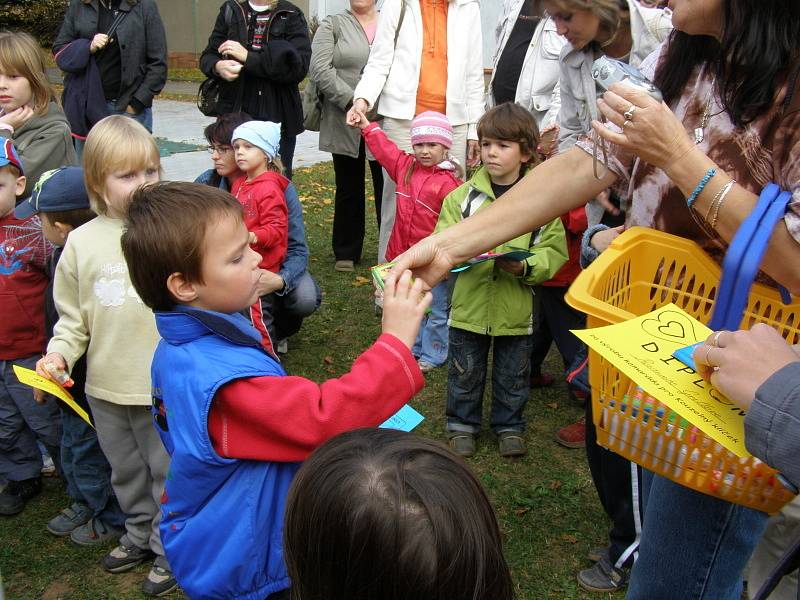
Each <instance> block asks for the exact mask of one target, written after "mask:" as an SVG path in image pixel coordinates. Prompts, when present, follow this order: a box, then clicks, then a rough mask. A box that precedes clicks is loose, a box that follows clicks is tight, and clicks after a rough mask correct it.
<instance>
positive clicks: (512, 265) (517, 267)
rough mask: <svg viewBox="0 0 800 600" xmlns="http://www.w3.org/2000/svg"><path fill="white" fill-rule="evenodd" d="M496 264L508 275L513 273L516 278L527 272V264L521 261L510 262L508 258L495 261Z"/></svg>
mask: <svg viewBox="0 0 800 600" xmlns="http://www.w3.org/2000/svg"><path fill="white" fill-rule="evenodd" d="M494 262H495V264H496V265H497V266H498V267H500V268H501V269H503V271H505V272H506V273H511V274H512V275H515V276H516V277H520V276H521V275H522V274H523V273H524V272H525V263H524V262H522V261H521V260H509V259H507V258H497V259H495V261H494Z"/></svg>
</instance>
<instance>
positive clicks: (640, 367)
mask: <svg viewBox="0 0 800 600" xmlns="http://www.w3.org/2000/svg"><path fill="white" fill-rule="evenodd" d="M572 333H574V334H575V335H576V336H577V337H578V338H580V339H581V340H582V341H583V342H584V343H585V344H586V345H587V346H589V347H590V348H591V349H592V350H594V351H595V352H597V353H598V354H599V355H600V356H602V357H603V358H605V359H606V360H607V361H608V362H610V363H611V364H612V365H614V366H615V367H616V368H617V369H619V370H620V371H621V372H622V373H623V374H624V375H626V376H627V377H629V378H630V379H631V380H633V381H634V382H635V383H636V384H637V385H638V386H639V387H641V388H642V389H644V391H645V393H647V394H648V395H650V396H653V397H654V398H655V399H656V400H658V401H660V402H662V403H664V404H666V405H667V406H668V407H669V408H671V409H672V410H674V411H675V412H676V413H678V414H679V415H680V416H681V417H683V418H684V419H686V420H687V421H689V422H690V423H691V424H692V425H695V426H696V427H697V428H698V429H700V431H702V432H703V433H705V434H706V435H707V436H709V437H710V438H711V439H713V440H714V441H716V442H719V443H720V444H722V445H723V446H724V447H725V448H726V449H728V450H730V451H731V452H733V453H734V454H735V455H736V456H740V457H746V456H750V453H749V452H748V451H747V449H746V448H745V444H744V417H745V412H744V411H743V410H741V409H740V408H739V407H738V406H736V405H735V404H733V402H731V401H730V400H728V399H727V398H726V397H725V396H723V395H722V393H721V392H720V391H719V390H717V389H716V388H715V387H714V386H712V385H711V384H710V383H708V382H707V381H705V380H704V379H702V378H701V377H700V376H699V375H698V374H697V373H696V372H695V371H694V369H692V368H690V367H687V366H686V365H685V364H683V363H682V362H680V361H679V360H678V359H677V358H675V357H674V356H673V355H672V354H673V352H675V351H676V350H678V349H680V348H684V347H686V346H689V345H691V344H696V343H697V342H702V341H703V340H705V339H706V338H707V337H708V336H709V335H711V330H710V329H709V328H708V327H706V326H705V325H703V324H702V323H701V322H700V321H698V320H697V319H695V318H694V317H692V316H691V315H689V314H688V313H687V312H686V311H684V310H683V309H681V308H680V307H678V306H676V305H674V304H668V305H666V306H662V307H661V308H659V309H657V310H654V311H653V312H651V313H648V314H646V315H642V316H641V317H637V318H635V319H631V320H630V321H623V322H622V323H618V324H616V325H608V326H606V327H597V328H595V329H584V330H572Z"/></svg>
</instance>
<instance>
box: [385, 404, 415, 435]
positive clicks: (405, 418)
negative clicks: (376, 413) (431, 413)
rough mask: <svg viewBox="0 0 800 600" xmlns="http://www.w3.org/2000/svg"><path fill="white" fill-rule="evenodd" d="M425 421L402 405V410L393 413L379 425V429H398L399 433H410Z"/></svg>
mask: <svg viewBox="0 0 800 600" xmlns="http://www.w3.org/2000/svg"><path fill="white" fill-rule="evenodd" d="M424 419H425V417H423V416H422V415H421V414H419V413H418V412H417V411H415V410H414V409H413V408H411V407H410V406H409V405H408V404H404V405H403V408H401V409H400V410H398V411H397V412H396V413H394V414H393V415H392V416H391V417H389V418H388V419H386V421H385V422H384V423H382V424H381V426H380V428H381V429H399V430H400V431H411V430H412V429H414V428H415V427H416V426H417V425H419V424H420V423H422V421H423V420H424Z"/></svg>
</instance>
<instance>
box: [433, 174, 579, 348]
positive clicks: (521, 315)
mask: <svg viewBox="0 0 800 600" xmlns="http://www.w3.org/2000/svg"><path fill="white" fill-rule="evenodd" d="M494 200H495V197H494V192H493V191H492V185H491V180H490V179H489V174H488V173H487V172H486V170H485V169H484V168H483V167H481V168H480V169H478V170H477V171H476V172H475V174H474V175H473V176H472V178H471V179H470V180H469V181H467V182H466V183H465V184H464V185H462V186H460V187H458V188H456V189H455V190H453V191H452V192H450V194H448V196H447V197H446V198H445V199H444V203H443V204H442V210H441V212H440V213H439V221H438V222H437V224H436V231H441V230H442V229H445V228H446V227H450V226H451V225H455V224H456V223H458V222H459V221H461V220H462V219H464V218H466V217H468V216H470V215H473V214H475V213H476V212H477V211H479V210H482V209H483V208H484V207H487V206H489V205H490V204H491V203H492V202H494ZM520 249H525V250H528V251H529V252H533V256H531V257H529V258H527V259H526V260H525V270H524V273H523V274H522V275H521V276H519V277H517V276H515V275H512V274H511V273H508V272H507V271H504V270H503V269H501V268H499V267H497V266H495V261H493V260H488V261H485V262H482V263H479V264H477V265H475V266H474V267H472V268H470V269H467V270H466V271H462V272H460V273H458V274H457V275H451V277H456V282H455V287H454V289H453V298H452V307H451V309H450V318H449V320H448V325H450V327H457V328H458V329H465V330H466V331H472V332H474V333H482V334H485V335H491V336H498V335H527V334H531V333H533V289H532V287H531V286H534V285H538V284H540V283H542V282H544V281H547V280H548V279H551V278H552V277H553V275H555V274H556V271H558V270H559V269H560V268H561V266H562V265H563V264H564V263H565V262H567V241H566V238H565V235H564V226H563V225H562V223H561V219H554V220H553V221H551V222H550V223H548V224H547V225H545V226H544V227H542V228H540V229H539V230H537V231H534V232H532V233H526V234H525V235H521V236H519V237H518V238H514V239H513V240H511V241H510V242H506V243H505V244H501V245H500V246H497V247H496V248H494V249H493V250H492V252H499V253H502V252H509V251H511V250H520Z"/></svg>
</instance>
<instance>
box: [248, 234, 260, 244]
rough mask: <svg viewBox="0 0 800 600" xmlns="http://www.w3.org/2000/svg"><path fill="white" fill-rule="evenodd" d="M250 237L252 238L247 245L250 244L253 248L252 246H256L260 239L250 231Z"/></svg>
mask: <svg viewBox="0 0 800 600" xmlns="http://www.w3.org/2000/svg"><path fill="white" fill-rule="evenodd" d="M249 235H250V237H249V239H248V240H247V243H248V244H250V245H251V246H252V245H253V244H255V243H256V242H258V237H256V234H255V233H253V232H252V231H250V232H249Z"/></svg>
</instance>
